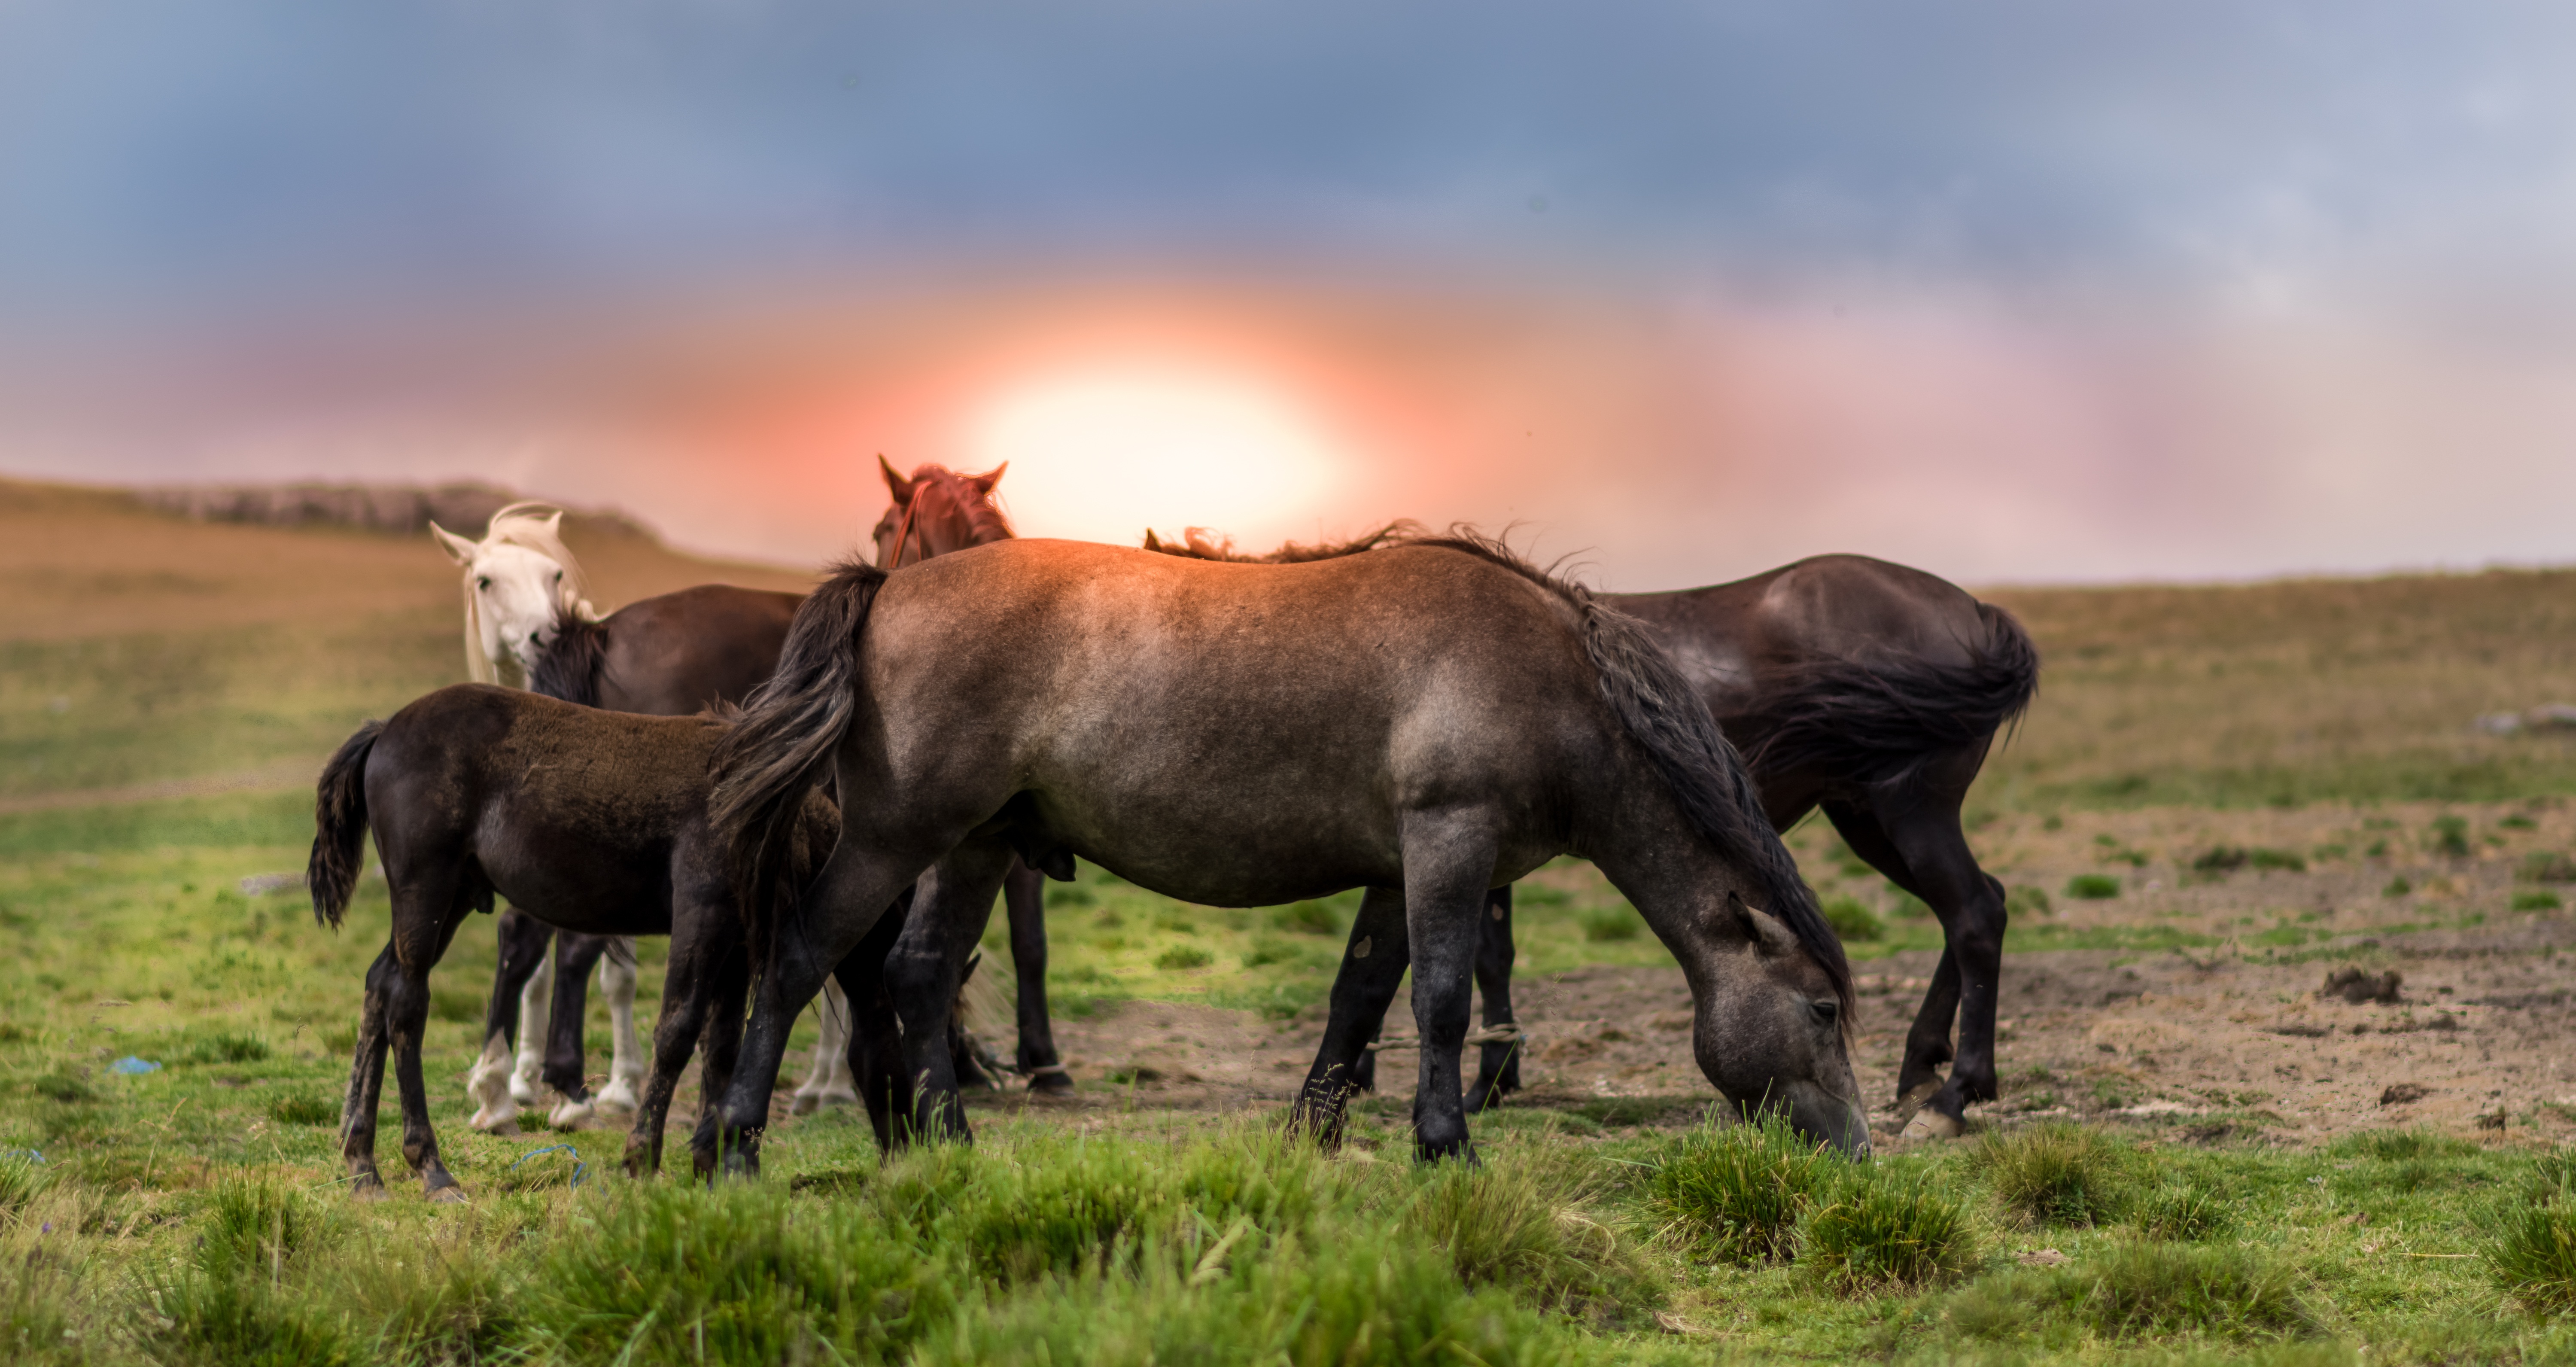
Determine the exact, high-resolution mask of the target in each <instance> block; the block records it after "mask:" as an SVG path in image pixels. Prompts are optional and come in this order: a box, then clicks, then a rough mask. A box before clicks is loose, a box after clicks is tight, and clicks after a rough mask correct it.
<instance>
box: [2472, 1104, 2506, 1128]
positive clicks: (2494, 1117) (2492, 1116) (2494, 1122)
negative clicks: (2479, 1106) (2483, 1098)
mask: <svg viewBox="0 0 2576 1367" xmlns="http://www.w3.org/2000/svg"><path fill="white" fill-rule="evenodd" d="M2504 1120H2505V1115H2504V1108H2502V1107H2497V1108H2496V1109H2495V1110H2492V1111H2489V1112H2487V1113H2486V1114H2484V1115H2482V1116H2479V1117H2478V1128H2479V1129H2481V1130H2501V1129H2503V1128H2504Z"/></svg>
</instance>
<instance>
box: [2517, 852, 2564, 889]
mask: <svg viewBox="0 0 2576 1367" xmlns="http://www.w3.org/2000/svg"><path fill="white" fill-rule="evenodd" d="M2514 876H2515V877H2517V878H2520V879H2521V880H2522V881H2524V882H2526V883H2576V859H2570V858H2568V856H2567V852H2566V851H2565V850H2534V851H2532V852H2531V853H2529V854H2526V855H2524V856H2523V857H2522V863H2521V865H2520V866H2519V867H2517V868H2515V870H2514Z"/></svg>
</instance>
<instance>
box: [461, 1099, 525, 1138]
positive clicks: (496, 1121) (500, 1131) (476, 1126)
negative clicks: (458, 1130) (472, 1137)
mask: <svg viewBox="0 0 2576 1367" xmlns="http://www.w3.org/2000/svg"><path fill="white" fill-rule="evenodd" d="M465 1127H466V1128H467V1129H469V1130H481V1131H482V1132H483V1133H485V1134H488V1135H491V1136H493V1137H495V1138H499V1139H516V1138H518V1137H519V1108H518V1107H516V1106H512V1107H511V1108H510V1109H509V1110H507V1111H504V1112H502V1113H501V1114H499V1115H494V1114H492V1113H491V1112H489V1111H476V1112H475V1113H474V1118H473V1119H472V1120H469V1121H466V1122H465Z"/></svg>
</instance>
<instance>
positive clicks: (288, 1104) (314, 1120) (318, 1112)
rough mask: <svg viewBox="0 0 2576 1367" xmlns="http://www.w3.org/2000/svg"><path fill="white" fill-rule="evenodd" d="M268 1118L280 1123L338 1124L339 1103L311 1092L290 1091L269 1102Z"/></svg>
mask: <svg viewBox="0 0 2576 1367" xmlns="http://www.w3.org/2000/svg"><path fill="white" fill-rule="evenodd" d="M268 1118H269V1119H271V1120H274V1121H276V1122H277V1123H278V1124H280V1125H337V1124H339V1123H340V1107H339V1105H338V1104H337V1103H335V1102H332V1101H329V1100H326V1099H324V1098H322V1097H318V1096H315V1095H313V1094H312V1093H310V1092H288V1093H286V1094H285V1095H284V1096H281V1097H279V1098H277V1099H276V1100H274V1101H272V1102H270V1103H268Z"/></svg>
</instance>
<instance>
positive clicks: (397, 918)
mask: <svg viewBox="0 0 2576 1367" xmlns="http://www.w3.org/2000/svg"><path fill="white" fill-rule="evenodd" d="M458 881H459V880H457V879H456V878H455V877H453V876H452V875H451V876H449V877H447V878H444V879H440V878H427V879H422V880H421V881H420V884H419V885H417V886H416V887H415V888H414V889H413V891H414V893H415V897H414V898H412V899H407V900H412V901H414V903H415V905H414V907H413V908H411V909H410V913H411V914H409V915H406V914H405V910H404V909H397V910H396V911H395V913H394V925H395V932H394V939H393V951H394V963H393V969H394V971H393V973H392V974H391V981H390V982H389V983H388V984H387V988H386V992H385V1008H384V1019H385V1026H386V1034H387V1036H388V1037H389V1039H388V1043H389V1044H390V1046H391V1049H392V1052H393V1056H394V1084H395V1086H396V1087H397V1088H398V1089H399V1090H400V1091H401V1093H402V1113H403V1161H404V1162H405V1163H407V1164H409V1165H410V1167H411V1170H412V1171H413V1172H416V1173H418V1174H420V1179H421V1190H422V1192H423V1194H425V1195H426V1196H428V1197H429V1199H430V1200H432V1201H462V1200H464V1199H465V1189H464V1188H463V1187H460V1186H458V1185H457V1182H456V1178H455V1177H454V1176H452V1175H451V1174H450V1173H449V1172H448V1171H447V1165H446V1164H445V1163H443V1162H441V1161H439V1156H438V1135H437V1133H436V1132H435V1131H433V1130H432V1129H431V1128H430V1124H429V1089H428V1088H427V1087H426V1086H424V1085H423V1084H422V1081H421V1072H420V1044H421V1033H422V1031H423V1029H424V1028H425V1027H426V1026H427V1025H428V1024H429V971H430V969H431V968H433V967H435V966H436V965H437V963H438V961H439V959H440V958H441V957H443V956H444V955H445V954H446V952H447V945H448V941H449V940H450V939H452V938H453V937H454V936H455V934H456V927H457V926H458V925H460V924H462V923H463V922H464V920H465V918H466V916H467V915H468V914H470V913H471V912H472V911H473V909H474V908H473V903H472V900H471V899H469V898H468V897H466V896H465V895H464V893H465V889H464V888H462V887H460V886H458ZM432 908H435V910H434V911H433V910H432Z"/></svg>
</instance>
